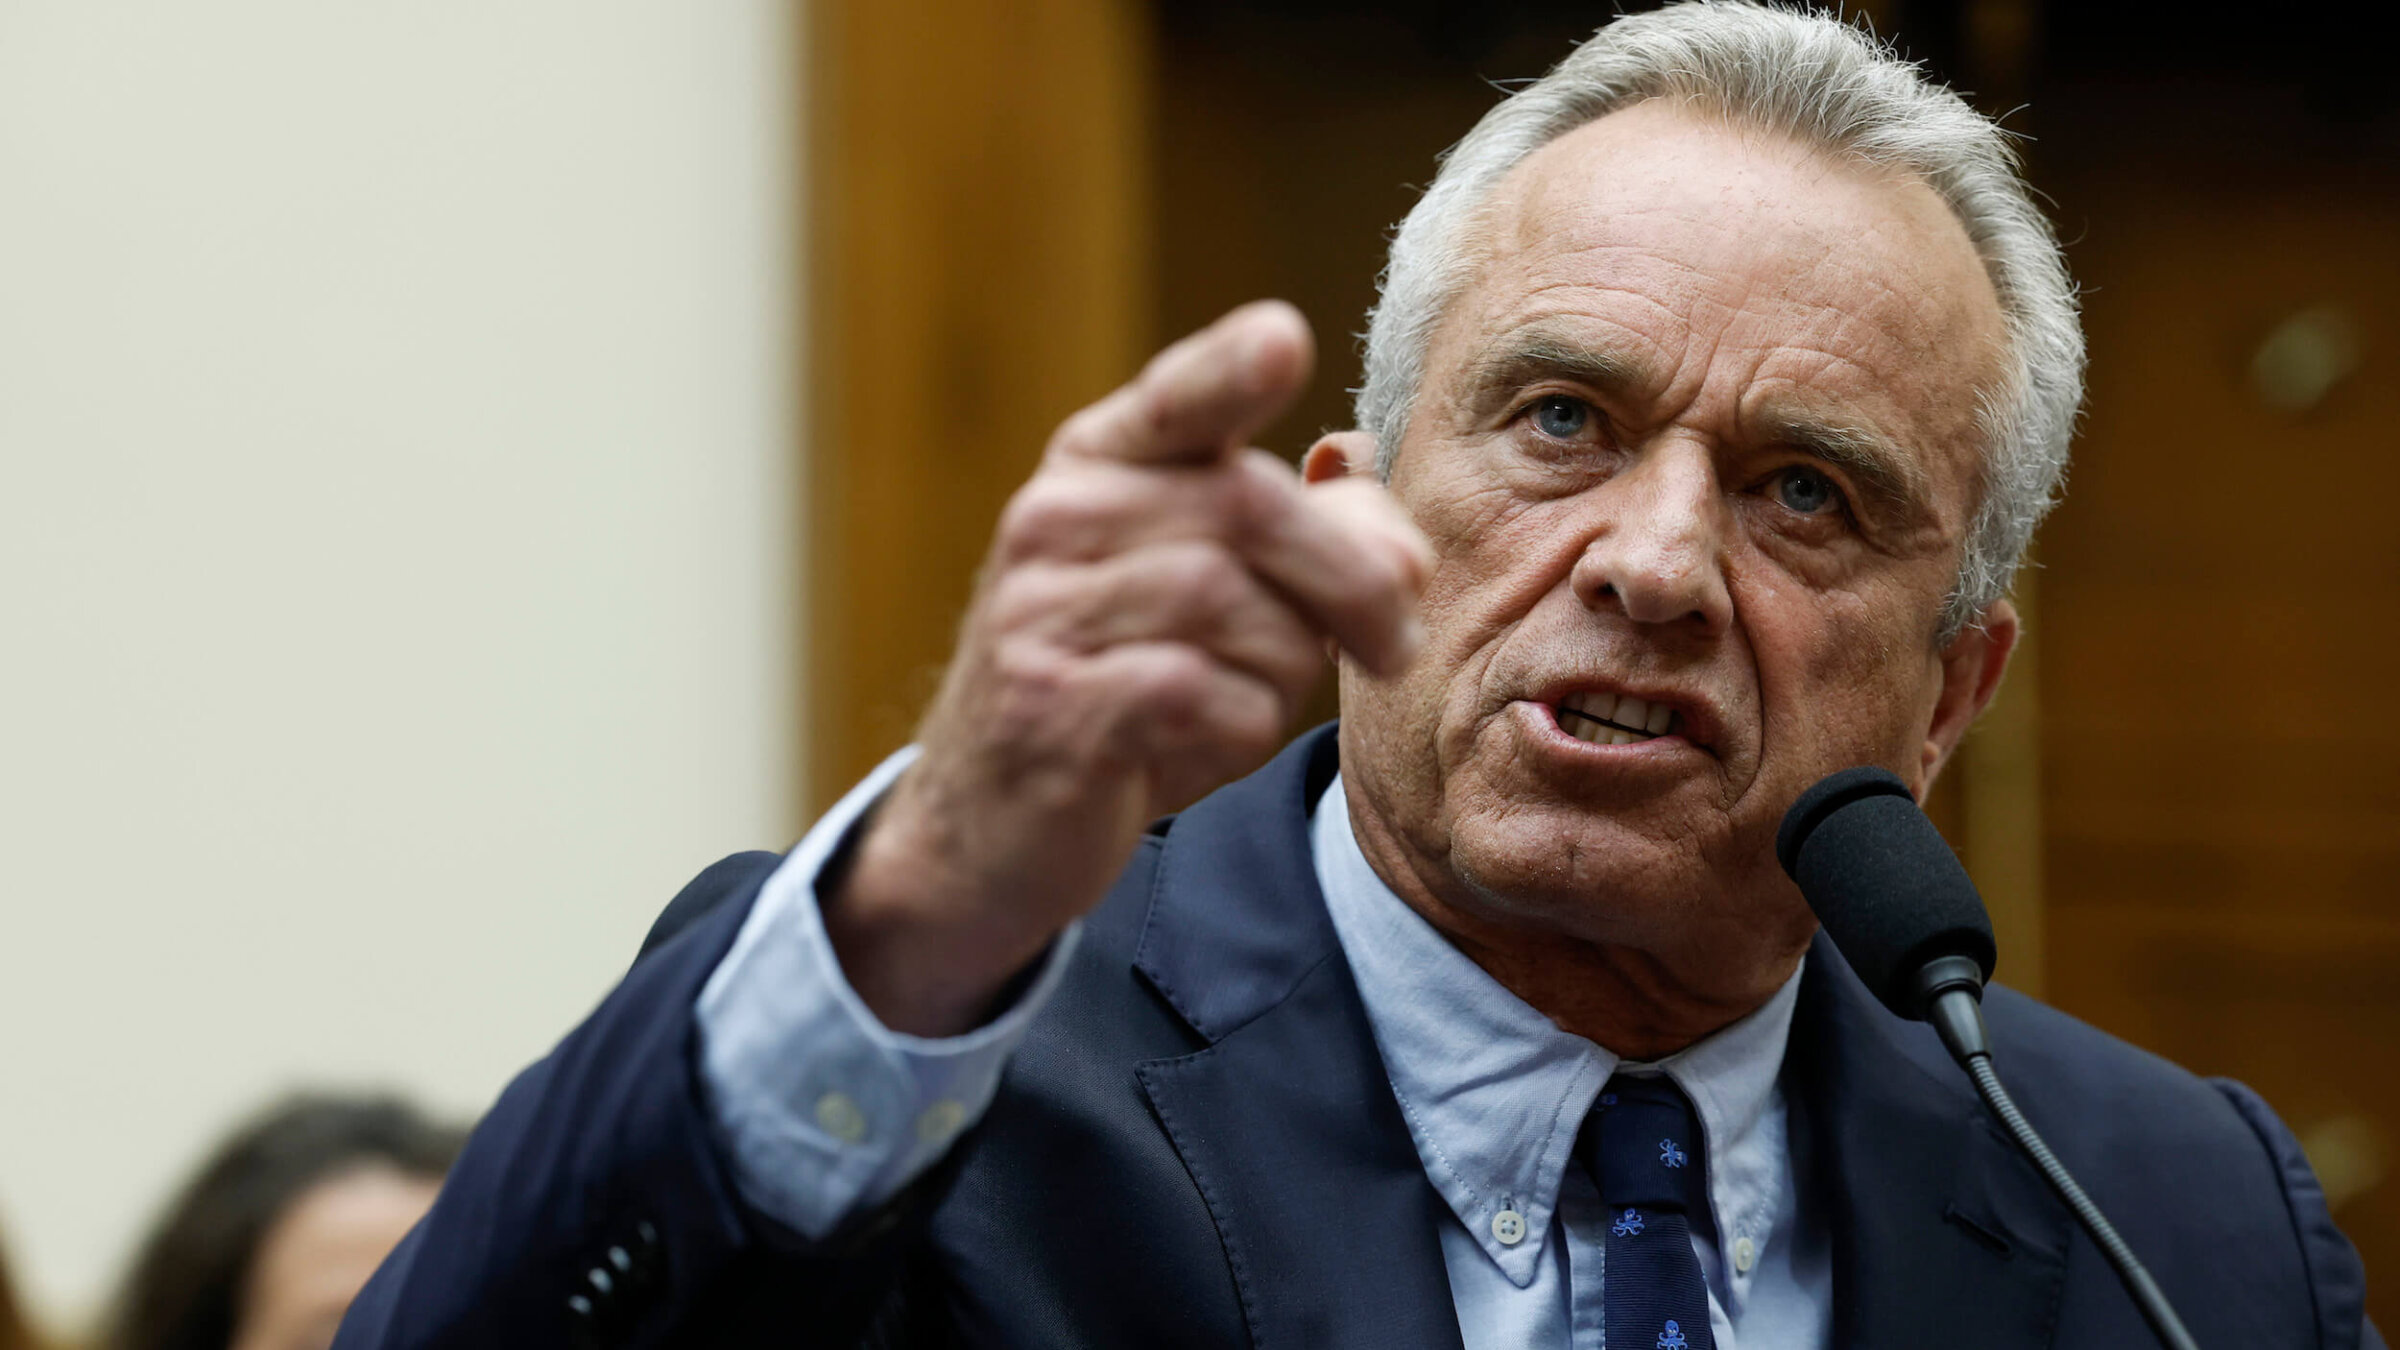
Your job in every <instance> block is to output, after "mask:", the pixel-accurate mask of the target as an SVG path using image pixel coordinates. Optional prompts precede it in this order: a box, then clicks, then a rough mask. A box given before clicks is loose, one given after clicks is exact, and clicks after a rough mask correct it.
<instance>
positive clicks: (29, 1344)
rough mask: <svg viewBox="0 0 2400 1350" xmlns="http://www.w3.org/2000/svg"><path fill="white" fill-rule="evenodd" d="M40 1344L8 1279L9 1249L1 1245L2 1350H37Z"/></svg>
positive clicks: (0, 1304)
mask: <svg viewBox="0 0 2400 1350" xmlns="http://www.w3.org/2000/svg"><path fill="white" fill-rule="evenodd" d="M40 1344H41V1342H39V1341H37V1340H35V1339H34V1337H33V1328H32V1327H31V1326H29V1325H28V1324H27V1323H26V1321H25V1314H24V1310H23V1309H21V1308H19V1307H18V1306H17V1290H16V1286H15V1285H13V1284H11V1283H9V1279H8V1248H7V1246H5V1245H0V1350H35V1347H37V1346H39V1345H40Z"/></svg>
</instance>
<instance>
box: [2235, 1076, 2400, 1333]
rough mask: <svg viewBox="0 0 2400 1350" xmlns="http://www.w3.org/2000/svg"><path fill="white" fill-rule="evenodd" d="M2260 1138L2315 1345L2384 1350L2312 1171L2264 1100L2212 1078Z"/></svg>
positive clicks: (2361, 1279)
mask: <svg viewBox="0 0 2400 1350" xmlns="http://www.w3.org/2000/svg"><path fill="white" fill-rule="evenodd" d="M2211 1081H2212V1084H2213V1086H2215V1087H2216V1089H2217V1090H2218V1091H2219V1092H2221V1093H2223V1094H2225V1098H2226V1100H2228V1101H2230V1102H2231V1103H2233V1109H2234V1110H2235V1111H2236V1112H2237V1113H2239V1114H2240V1115H2241V1117H2242V1120H2243V1121H2244V1122H2245V1123H2246V1124H2248V1125H2249V1126H2250V1129H2251V1132H2252V1133H2254V1134H2256V1135H2257V1136H2258V1141H2259V1143H2260V1144H2261V1145H2262V1146H2264V1147H2265V1149H2266V1151H2267V1156H2268V1158H2269V1159H2270V1160H2272V1162H2273V1163H2274V1165H2275V1169H2276V1171H2277V1172H2278V1173H2279V1174H2280V1176H2281V1177H2282V1180H2283V1195H2284V1203H2285V1205H2286V1207H2287V1208H2288V1209H2289V1211H2290V1214H2291V1221H2292V1230H2293V1234H2294V1236H2295V1237H2296V1238H2297V1239H2298V1240H2299V1243H2300V1259H2301V1261H2302V1263H2303V1264H2304V1265H2305V1266H2306V1268H2307V1270H2308V1281H2309V1294H2310V1296H2311V1298H2312V1299H2313V1300H2314V1302H2315V1305H2316V1310H2317V1344H2318V1345H2320V1346H2323V1347H2325V1350H2384V1343H2383V1336H2382V1334H2381V1333H2379V1332H2378V1331H2376V1329H2375V1324H2374V1323H2372V1322H2370V1321H2368V1320H2367V1278H2366V1268H2365V1266H2364V1265H2362V1264H2361V1263H2360V1261H2359V1259H2358V1249H2357V1248H2355V1247H2353V1246H2351V1245H2350V1239H2349V1238H2347V1237H2345V1236H2343V1235H2342V1230H2341V1229H2340V1227H2338V1226H2337V1225H2335V1223H2334V1221H2333V1212H2332V1210H2331V1209H2330V1208H2328V1207H2327V1205H2326V1203H2325V1189H2324V1187H2322V1186H2320V1185H2318V1184H2317V1173H2316V1169H2314V1168H2312V1167H2310V1166H2309V1164H2308V1157H2307V1155H2306V1154H2304V1153H2302V1152H2301V1150H2300V1141H2299V1140H2297V1139H2295V1138H2293V1137H2292V1132H2291V1131H2290V1130H2289V1129H2287V1128H2285V1126H2284V1123H2283V1121H2282V1120H2280V1119H2278V1118H2277V1117H2276V1115H2275V1112H2274V1110H2273V1109H2272V1108H2270V1107H2269V1106H2268V1105H2267V1104H2266V1102H2265V1100H2263V1099H2262V1098H2260V1096H2259V1095H2258V1094H2257V1093H2255V1092H2252V1091H2251V1090H2250V1089H2249V1088H2248V1087H2245V1086H2244V1085H2242V1084H2240V1083H2237V1082H2234V1081H2233V1080H2232V1079H2229V1078H2219V1079H2214V1080H2211Z"/></svg>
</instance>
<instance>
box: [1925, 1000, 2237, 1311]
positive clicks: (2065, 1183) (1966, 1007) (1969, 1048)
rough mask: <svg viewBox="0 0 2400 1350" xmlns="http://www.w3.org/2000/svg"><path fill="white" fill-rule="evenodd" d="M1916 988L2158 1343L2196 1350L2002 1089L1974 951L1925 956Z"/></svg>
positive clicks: (2136, 1261) (1945, 1040)
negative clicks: (2111, 1269) (2096, 1247)
mask: <svg viewBox="0 0 2400 1350" xmlns="http://www.w3.org/2000/svg"><path fill="white" fill-rule="evenodd" d="M1917 988H1918V990H1919V991H1920V994H1921V996H1922V997H1923V1000H1924V1003H1923V1006H1924V1008H1925V1020H1926V1021H1928V1022H1931V1023H1933V1029H1934V1031H1935V1032H1936V1033H1938V1034H1939V1035H1940V1036H1941V1038H1942V1044H1943V1045H1944V1046H1945V1047H1947V1048H1948V1049H1949V1051H1950V1057H1951V1058H1952V1059H1955V1060H1957V1061H1958V1067H1960V1068H1962V1069H1964V1070H1966V1071H1967V1077H1969V1078H1971V1079H1973V1080H1974V1082H1975V1091H1976V1094H1977V1095H1978V1096H1980V1097H1982V1098H1983V1104H1984V1105H1985V1106H1988V1107H1990V1108H1991V1110H1992V1114H1993V1115H1995V1116H1998V1117H1999V1118H2000V1123H2001V1124H2002V1125H2005V1126H2007V1127H2008V1132H2009V1135H2010V1136H2011V1137H2012V1138H2014V1139H2015V1140H2016V1141H2017V1147H2018V1148H2020V1149H2023V1150H2024V1151H2025V1156H2026V1157H2028V1158H2031V1159H2033V1165H2034V1166H2035V1167H2037V1168H2039V1169H2041V1173H2042V1179H2043V1180H2044V1181H2047V1182H2049V1183H2050V1189H2051V1190H2052V1191H2054V1192H2056V1193H2057V1195H2058V1198H2059V1199H2060V1200H2063V1201H2065V1202H2066V1206H2067V1208H2068V1209H2071V1210H2073V1211H2074V1212H2075V1218H2076V1220H2077V1222H2079V1223H2081V1224H2082V1225H2083V1231H2084V1232H2086V1233H2089V1234H2091V1235H2092V1241H2093V1242H2095V1243H2097V1244H2099V1247H2100V1251H2101V1254H2102V1255H2105V1256H2106V1257H2107V1258H2108V1263H2109V1264H2110V1265H2112V1266H2114V1267H2116V1271H2117V1278H2118V1279H2120V1280H2122V1281H2123V1282H2124V1284H2125V1292H2126V1293H2128V1294H2130V1295H2132V1296H2133V1302H2134V1306H2135V1307H2138V1308H2140V1309H2141V1310H2142V1317H2143V1319H2144V1320H2146V1321H2148V1322H2149V1323H2150V1329H2151V1330H2152V1331H2154V1332H2157V1333H2158V1339H2159V1341H2160V1342H2161V1343H2163V1344H2164V1345H2166V1347H2167V1350H2200V1347H2199V1343H2198V1342H2196V1341H2194V1340H2193V1339H2192V1333H2191V1332H2189V1331H2186V1330H2184V1326H2183V1319H2182V1318H2180V1317H2177V1316H2176V1315H2175V1309H2174V1307H2173V1306H2172V1305H2170V1304H2169V1303H2168V1302H2167V1296H2166V1294H2165V1292H2164V1291H2162V1290H2160V1289H2159V1287H2158V1282H2157V1281H2156V1280H2153V1279H2151V1278H2150V1272H2149V1271H2148V1270H2147V1269H2146V1268H2144V1267H2143V1265H2142V1263H2141V1260H2140V1258H2138V1257H2136V1256H2135V1255H2134V1254H2133V1248H2131V1247H2128V1246H2126V1245H2125V1239H2123V1238H2121V1237H2119V1236H2117V1230H2116V1229H2115V1228H2113V1227H2111V1226H2110V1224H2109V1222H2108V1216H2106V1215H2104V1214H2102V1213H2101V1212H2100V1207H2099V1206H2098V1205H2095V1204H2093V1203H2092V1198H2091V1197H2090V1196H2088V1195H2085V1194H2084V1193H2083V1187H2081V1186H2078V1185H2076V1184H2075V1178H2074V1176H2073V1175H2071V1174H2070V1173H2069V1172H2068V1171H2067V1168H2066V1165H2065V1164H2064V1163H2061V1162H2060V1161H2059V1160H2058V1155H2057V1154H2055V1153H2052V1152H2051V1151H2050V1146H2049V1145H2048V1144H2045V1143H2043V1142H2042V1137H2041V1135H2039V1134H2037V1133H2035V1132H2034V1128H2033V1126H2032V1125H2031V1124H2030V1123H2029V1122H2027V1121H2026V1119H2025V1116H2024V1113H2023V1112H2021V1111H2019V1110H2017V1104H2016V1103H2015V1102H2014V1101H2012V1100H2010V1099H2009V1095H2008V1089H2007V1088H2004V1087H2002V1086H2001V1085H2000V1075H1999V1074H1998V1073H1997V1072H1996V1071H1995V1070H1994V1069H1993V1068H1992V1046H1991V1036H1990V1033H1989V1032H1987V1031H1986V1030H1985V1028H1984V1024H1983V970H1982V968H1981V967H1980V966H1978V965H1976V963H1975V961H1974V959H1973V958H1972V957H1965V956H1944V957H1938V958H1936V959H1934V960H1932V961H1929V962H1927V963H1926V964H1925V968H1924V969H1923V970H1922V971H1920V972H1918V975H1917Z"/></svg>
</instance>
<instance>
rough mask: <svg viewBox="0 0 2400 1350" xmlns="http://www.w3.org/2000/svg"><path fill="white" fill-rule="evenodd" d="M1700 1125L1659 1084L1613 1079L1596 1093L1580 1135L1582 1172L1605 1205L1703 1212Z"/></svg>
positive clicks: (1669, 1087)
mask: <svg viewBox="0 0 2400 1350" xmlns="http://www.w3.org/2000/svg"><path fill="white" fill-rule="evenodd" d="M1700 1144H1701V1134H1700V1118H1699V1115H1698V1113H1696V1112H1694V1111H1693V1110H1692V1103H1691V1099H1690V1098H1688V1097H1686V1096H1684V1095H1683V1090H1682V1089H1681V1088H1678V1087H1676V1086H1675V1083H1674V1081H1673V1080H1672V1079H1669V1078H1666V1077H1663V1076H1662V1077H1649V1078H1635V1077H1631V1076H1628V1075H1625V1074H1619V1075H1617V1076H1616V1077H1614V1078H1611V1079H1609V1080H1608V1085H1607V1086H1605V1087H1603V1088H1601V1089H1600V1100H1599V1101H1597V1102H1594V1103H1593V1104H1592V1114H1591V1116H1590V1117H1589V1118H1588V1119H1587V1120H1586V1122H1585V1124H1584V1130H1583V1141H1582V1151H1583V1157H1584V1166H1585V1167H1587V1168H1589V1169H1590V1170H1591V1173H1592V1179H1593V1180H1594V1181H1596V1182H1598V1183H1599V1185H1600V1198H1601V1199H1602V1200H1605V1201H1606V1202H1608V1203H1609V1204H1611V1205H1616V1206H1625V1205H1639V1206H1642V1207H1644V1208H1648V1209H1667V1210H1674V1211H1677V1212H1681V1213H1687V1214H1688V1213H1691V1212H1693V1211H1700V1212H1703V1213H1704V1212H1706V1210H1707V1207H1708V1188H1707V1184H1706V1182H1705V1181H1704V1180H1703V1179H1702V1177H1703V1172H1702V1161H1701V1156H1700V1154H1701V1147H1700Z"/></svg>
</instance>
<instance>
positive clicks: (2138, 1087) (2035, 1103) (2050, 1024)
mask: <svg viewBox="0 0 2400 1350" xmlns="http://www.w3.org/2000/svg"><path fill="white" fill-rule="evenodd" d="M1984 1007H1985V1017H1986V1020H1987V1021H1988V1022H1989V1023H1990V1025H1991V1029H1992V1042H1993V1050H1994V1055H1993V1065H1994V1067H1995V1068H1997V1069H1998V1070H1999V1072H2000V1076H2001V1079H2002V1081H2003V1082H2005V1083H2007V1084H2008V1088H2009V1092H2010V1094H2011V1095H2012V1096H2014V1097H2015V1098H2016V1100H2017V1104H2018V1105H2019V1106H2020V1107H2021V1108H2023V1110H2024V1112H2025V1114H2026V1117H2027V1118H2028V1119H2029V1120H2031V1121H2032V1122H2033V1124H2034V1126H2035V1128H2037V1129H2039V1130H2040V1131H2041V1132H2042V1136H2043V1138H2044V1139H2045V1140H2047V1141H2048V1142H2049V1143H2050V1146H2051V1147H2052V1148H2053V1149H2055V1150H2057V1152H2058V1153H2059V1154H2060V1156H2061V1157H2062V1158H2064V1159H2067V1160H2068V1161H2069V1165H2070V1166H2071V1167H2072V1168H2073V1169H2074V1170H2075V1171H2076V1174H2077V1176H2078V1177H2079V1178H2084V1179H2085V1184H2086V1185H2087V1186H2091V1185H2093V1180H2092V1179H2093V1178H2115V1179H2116V1181H2117V1184H2116V1185H2110V1184H2109V1183H2108V1182H2106V1181H2102V1182H2101V1183H2100V1187H2099V1188H2100V1189H2109V1190H2116V1189H2122V1188H2127V1187H2131V1188H2137V1189H2147V1188H2149V1187H2150V1186H2153V1185H2154V1186H2156V1187H2157V1188H2159V1189H2160V1191H2161V1192H2162V1193H2165V1192H2174V1191H2181V1190H2184V1189H2185V1188H2187V1187H2188V1182H2189V1179H2190V1178H2191V1177H2193V1176H2195V1175H2210V1176H2211V1177H2212V1181H2211V1186H2210V1191H2211V1193H2212V1195H2213V1196H2214V1198H2215V1200H2216V1201H2217V1202H2220V1203H2221V1204H2222V1205H2223V1207H2222V1208H2220V1209H2219V1210H2218V1211H2217V1212H2218V1214H2219V1215H2220V1217H2222V1216H2230V1215H2232V1214H2236V1213H2245V1212H2247V1213H2251V1214H2255V1215H2258V1216H2260V1217H2261V1218H2262V1219H2263V1218H2267V1217H2269V1216H2271V1217H2272V1219H2273V1221H2275V1222H2277V1223H2281V1222H2283V1221H2284V1220H2285V1218H2286V1205H2287V1185H2288V1179H2287V1177H2286V1176H2285V1168H2284V1165H2283V1161H2284V1160H2283V1159H2282V1158H2280V1157H2279V1156H2278V1154H2277V1152H2276V1150H2275V1149H2274V1147H2273V1146H2272V1139H2271V1137H2270V1132H2262V1128H2261V1125H2260V1123H2259V1121H2258V1120H2254V1119H2253V1116H2254V1115H2257V1116H2260V1117H2263V1118H2264V1119H2265V1120H2269V1121H2271V1120H2272V1119H2273V1117H2272V1114H2271V1113H2268V1112H2266V1110H2265V1107H2264V1104H2263V1103H2260V1104H2258V1105H2257V1107H2256V1109H2255V1111H2251V1110H2245V1109H2244V1107H2245V1106H2246V1105H2247V1104H2248V1103H2252V1102H2256V1101H2257V1099H2256V1097H2255V1095H2254V1094H2251V1093H2249V1091H2248V1090H2247V1089H2243V1088H2240V1087H2239V1086H2238V1085H2227V1084H2223V1083H2221V1082H2212V1081H2210V1080H2208V1079H2205V1078H2202V1077H2201V1076H2199V1075H2198V1074H2195V1073H2193V1072H2192V1071H2191V1070H2189V1069H2186V1068H2184V1067H2183V1066H2181V1065H2179V1064H2176V1063H2174V1062H2173V1061H2171V1060H2168V1059H2166V1058H2164V1057H2162V1056H2159V1055H2156V1054H2153V1053H2151V1052H2150V1051H2147V1050H2144V1049H2141V1048H2140V1047H2138V1046H2135V1045H2132V1044H2130V1043H2128V1042H2126V1041H2123V1040H2120V1039H2118V1038H2117V1037H2115V1036H2112V1035H2110V1034H2108V1033H2107V1032H2105V1031H2102V1030H2100V1029H2099V1028H2098V1027H2095V1026H2092V1025H2091V1024H2089V1023H2087V1022H2084V1021H2082V1020H2080V1019H2078V1018H2075V1017H2072V1016H2069V1015H2068V1014H2066V1013H2063V1012H2060V1011H2059V1010H2057V1009H2056V1008H2052V1007H2050V1006H2048V1005H2047V1004H2043V1003H2039V1002H2036V1001H2034V1000H2033V999H2030V998H2027V997H2026V996H2024V995H2022V994H2019V993H2017V992H2016V991H2014V990H2011V989H2006V988H2000V987H1995V988H1993V989H1992V990H1990V991H1989V992H1988V993H1987V995H1986V997H1985V1000H1984ZM2229 1086H2230V1087H2232V1089H2233V1090H2232V1091H2228V1087H2229ZM2271 1133H2272V1134H2281V1133H2282V1131H2281V1127H2280V1124H2278V1125H2276V1127H2275V1129H2274V1131H2272V1132H2271ZM2243 1202H2247V1203H2243Z"/></svg>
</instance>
